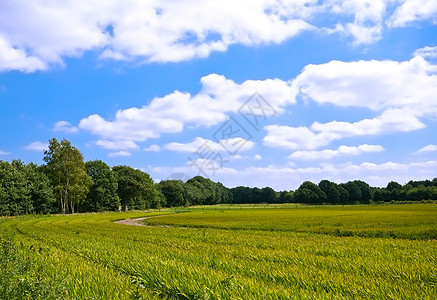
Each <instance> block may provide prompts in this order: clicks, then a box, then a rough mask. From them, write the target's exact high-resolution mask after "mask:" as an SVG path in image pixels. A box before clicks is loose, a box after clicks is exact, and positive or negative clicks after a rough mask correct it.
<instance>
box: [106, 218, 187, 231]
mask: <svg viewBox="0 0 437 300" xmlns="http://www.w3.org/2000/svg"><path fill="white" fill-rule="evenodd" d="M162 216H166V215H157V216H151V217H142V218H136V219H126V220H119V221H115V222H114V223H118V224H124V225H133V226H143V227H167V228H170V227H172V228H184V229H186V228H187V227H185V226H171V225H147V224H144V223H143V221H144V220H146V219H150V218H158V217H162Z"/></svg>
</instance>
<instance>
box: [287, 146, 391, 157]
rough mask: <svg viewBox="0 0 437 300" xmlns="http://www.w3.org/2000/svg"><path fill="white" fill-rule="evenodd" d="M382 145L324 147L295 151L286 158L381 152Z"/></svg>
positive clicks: (382, 149)
mask: <svg viewBox="0 0 437 300" xmlns="http://www.w3.org/2000/svg"><path fill="white" fill-rule="evenodd" d="M381 151H384V147H382V146H380V145H368V144H364V145H359V146H345V145H343V146H340V147H339V148H338V149H335V150H334V149H325V150H320V151H296V152H293V153H292V154H291V155H290V156H289V157H288V158H290V159H295V160H329V159H332V158H334V157H338V156H342V157H343V156H348V155H360V154H363V153H366V152H381Z"/></svg>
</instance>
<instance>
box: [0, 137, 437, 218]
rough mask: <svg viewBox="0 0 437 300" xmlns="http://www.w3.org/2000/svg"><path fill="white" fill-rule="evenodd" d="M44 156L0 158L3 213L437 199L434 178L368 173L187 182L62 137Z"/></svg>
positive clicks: (0, 209)
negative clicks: (281, 184) (287, 185)
mask: <svg viewBox="0 0 437 300" xmlns="http://www.w3.org/2000/svg"><path fill="white" fill-rule="evenodd" d="M44 161H45V164H43V165H41V166H38V165H36V164H34V163H30V164H27V165H26V164H24V163H23V162H22V161H20V160H14V161H12V162H11V163H9V162H5V161H0V215H2V216H5V215H21V214H30V213H37V214H48V213H64V214H66V213H75V212H98V211H116V210H121V209H123V210H129V209H133V210H144V209H150V208H161V207H173V206H190V205H214V204H222V203H230V204H249V203H250V204H252V203H253V204H256V203H311V204H321V203H329V204H355V203H370V202H372V201H374V202H390V201H420V200H437V178H435V179H433V180H432V181H431V180H424V181H410V182H408V183H407V184H405V185H401V184H399V183H397V182H390V183H389V184H388V185H387V187H385V188H376V187H371V186H370V185H369V184H367V183H366V182H364V181H361V180H354V181H349V182H347V183H340V184H337V183H334V182H331V181H328V180H322V181H321V182H320V183H319V184H315V183H312V182H310V181H305V182H304V183H302V184H301V186H300V187H299V188H298V189H297V190H295V191H292V190H290V191H280V192H276V191H275V190H273V189H272V188H270V187H265V188H257V187H254V188H251V187H245V186H238V187H234V188H231V189H229V188H227V187H225V186H224V185H223V184H221V183H220V182H214V181H212V180H210V179H207V178H204V177H201V176H196V177H193V178H191V179H189V180H188V181H186V182H183V181H181V180H163V181H161V182H159V183H154V182H153V180H152V178H151V177H150V175H149V174H147V173H145V172H143V171H141V170H137V169H134V168H131V167H129V166H114V167H112V168H111V167H110V166H108V165H107V164H106V163H105V162H103V161H101V160H93V161H87V162H84V159H83V155H82V154H81V153H80V151H79V150H78V149H77V148H76V147H74V146H73V145H71V143H70V142H69V141H68V140H66V139H63V140H62V141H60V142H59V141H58V140H56V139H55V138H53V139H51V140H50V141H49V147H48V150H46V151H44Z"/></svg>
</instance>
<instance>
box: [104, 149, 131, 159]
mask: <svg viewBox="0 0 437 300" xmlns="http://www.w3.org/2000/svg"><path fill="white" fill-rule="evenodd" d="M131 155H132V154H131V153H130V152H129V151H124V150H121V151H117V152H110V153H109V154H108V156H109V157H127V156H131Z"/></svg>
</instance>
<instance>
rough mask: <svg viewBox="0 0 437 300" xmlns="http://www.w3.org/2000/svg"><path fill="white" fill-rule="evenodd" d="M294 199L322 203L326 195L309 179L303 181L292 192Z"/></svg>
mask: <svg viewBox="0 0 437 300" xmlns="http://www.w3.org/2000/svg"><path fill="white" fill-rule="evenodd" d="M294 199H295V201H296V202H298V203H323V202H326V200H327V197H326V194H325V192H323V191H322V190H321V189H320V188H319V187H318V186H317V185H315V184H314V183H312V182H311V181H305V182H304V183H302V184H301V186H300V187H299V188H298V189H297V190H296V192H295V193H294Z"/></svg>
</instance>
